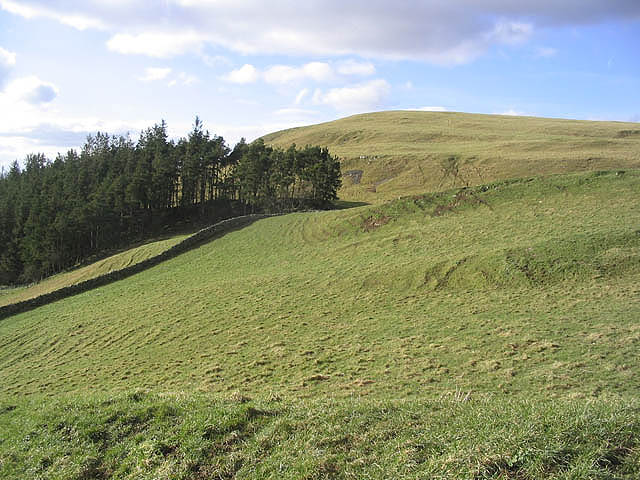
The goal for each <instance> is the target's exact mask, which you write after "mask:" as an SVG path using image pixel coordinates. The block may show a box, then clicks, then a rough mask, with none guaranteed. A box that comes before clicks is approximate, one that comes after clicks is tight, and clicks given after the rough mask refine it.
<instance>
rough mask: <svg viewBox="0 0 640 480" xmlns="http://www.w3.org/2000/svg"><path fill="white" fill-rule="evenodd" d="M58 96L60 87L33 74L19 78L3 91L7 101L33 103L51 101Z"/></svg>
mask: <svg viewBox="0 0 640 480" xmlns="http://www.w3.org/2000/svg"><path fill="white" fill-rule="evenodd" d="M57 96H58V88H57V87H56V86H55V85H54V84H52V83H49V82H44V81H42V80H40V79H39V78H38V77H36V76H34V75H31V76H28V77H21V78H17V79H15V80H14V81H12V82H11V83H9V85H7V88H6V89H5V90H4V92H3V93H2V97H3V98H4V100H5V101H10V102H14V103H15V102H25V103H28V104H32V105H37V104H43V103H49V102H51V101H52V100H53V99H54V98H56V97H57Z"/></svg>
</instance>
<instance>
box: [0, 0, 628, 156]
mask: <svg viewBox="0 0 640 480" xmlns="http://www.w3.org/2000/svg"><path fill="white" fill-rule="evenodd" d="M638 51H640V1H638V0H630V1H626V0H616V1H611V0H564V1H562V2H558V1H557V0H554V1H551V0H537V1H525V0H522V1H506V0H457V1H456V0H449V1H447V2H441V1H429V0H424V1H420V0H414V1H407V0H397V1H394V2H389V1H387V0H366V1H365V0H350V1H346V2H345V1H344V0H341V1H336V0H324V1H319V0H307V1H305V2H294V1H288V0H270V1H269V2H264V1H258V0H245V1H241V0H234V1H232V0H158V1H126V0H85V1H69V0H21V1H17V0H0V112H1V113H0V165H7V164H8V163H10V162H12V161H13V160H15V159H18V160H21V159H23V158H24V156H25V155H26V154H27V153H31V152H44V153H46V154H47V155H48V156H50V157H51V158H53V157H55V155H56V153H57V152H65V151H66V150H67V149H69V148H73V147H79V146H81V145H82V143H83V142H84V139H85V137H86V135H87V134H89V133H93V132H95V131H97V130H100V131H106V132H109V133H117V134H120V133H126V132H130V134H131V136H132V137H133V138H134V139H136V138H137V136H138V134H139V132H140V130H141V129H143V128H146V127H148V126H151V125H152V124H153V123H156V122H159V121H160V120H161V119H164V120H166V121H167V123H168V125H169V130H170V133H171V135H172V136H174V137H179V136H184V135H186V134H187V133H188V131H189V129H190V128H191V126H192V124H193V120H194V117H195V115H198V116H200V118H201V119H203V121H204V123H205V127H206V128H207V129H208V130H209V131H210V132H212V133H215V134H218V135H222V136H223V137H225V139H227V141H228V143H229V144H231V145H233V144H234V143H235V142H236V141H237V140H239V139H240V137H243V136H244V137H246V138H247V139H248V140H252V139H254V138H256V137H257V136H259V135H262V134H264V133H268V132H270V131H274V130H279V129H282V128H287V127H291V126H298V125H306V124H311V123H318V122H323V121H328V120H333V119H336V118H339V117H342V116H346V115H350V114H354V113H361V112H369V111H376V110H388V109H426V110H436V111H442V110H450V111H463V112H479V113H500V114H518V115H536V116H546V117H561V118H578V119H587V120H618V121H634V122H638V121H640V95H639V92H640V55H638Z"/></svg>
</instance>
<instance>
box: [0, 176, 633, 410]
mask: <svg viewBox="0 0 640 480" xmlns="http://www.w3.org/2000/svg"><path fill="white" fill-rule="evenodd" d="M639 187H640V176H639V174H638V173H637V172H627V173H625V174H617V173H615V172H614V173H609V174H604V175H599V174H582V175H574V176H560V177H551V178H547V179H533V180H530V181H529V180H521V181H514V182H504V183H498V184H494V185H491V186H488V187H484V188H479V189H477V191H475V192H469V191H467V192H459V193H456V192H452V191H449V192H447V193H444V194H442V195H434V196H421V197H418V198H409V199H404V200H398V201H395V202H392V203H389V204H386V205H384V206H380V207H361V208H357V209H351V210H346V211H340V212H335V211H334V212H323V213H309V214H294V215H287V216H284V217H277V218H272V219H267V220H262V221H259V222H256V223H255V224H253V225H251V226H250V227H248V228H246V229H244V230H241V231H237V232H233V233H230V234H228V235H226V236H225V237H223V238H220V239H218V240H215V241H213V242H210V243H208V244H206V245H204V246H202V247H200V248H198V249H195V250H193V251H191V252H189V253H187V254H184V255H181V256H180V257H177V258H175V259H173V260H170V261H168V262H165V263H163V264H161V265H159V266H157V267H154V268H152V269H150V270H147V271H145V272H143V273H141V274H139V275H135V276H133V277H131V278H128V279H126V280H123V281H120V282H117V283H114V284H112V285H109V286H105V287H103V288H99V289H97V290H95V291H91V292H87V293H85V294H81V295H77V296H75V297H72V298H69V299H67V300H64V301H60V302H56V303H54V304H51V305H48V306H45V307H43V308H39V309H37V310H35V311H33V312H29V313H25V314H22V315H18V316H15V317H11V318H9V319H7V320H4V321H2V322H0V371H1V372H2V373H1V376H2V381H1V382H0V389H1V392H2V394H3V395H9V396H13V395H15V396H22V395H25V394H32V393H45V394H57V393H63V392H78V393H79V392H88V391H95V390H96V389H98V390H102V391H113V390H127V389H130V388H131V387H132V386H135V387H142V388H152V389H161V390H164V391H174V390H184V389H186V390H190V391H193V390H200V391H205V392H217V393H225V392H229V391H234V390H241V391H242V392H244V393H247V394H249V395H263V396H264V395H269V392H277V393H278V394H279V395H285V396H287V397H292V398H293V397H295V398H304V397H312V396H317V395H319V394H322V395H329V394H331V395H333V396H350V395H361V394H371V395H374V396H382V397H386V396H389V395H390V396H394V397H406V396H411V395H440V394H442V393H444V392H450V391H455V390H457V389H462V390H465V391H467V390H472V391H478V392H510V393H522V394H524V395H526V396H531V395H540V394H543V395H560V396H592V395H599V394H601V393H603V392H606V393H616V394H637V392H638V391H639V387H640V379H639V378H638V376H637V375H634V372H635V371H637V370H638V369H639V368H640V364H638V356H637V355H636V354H635V353H636V351H637V348H638V341H640V326H639V325H638V322H637V319H638V314H639V312H640V301H639V298H640V296H639V295H638V293H639V289H638V285H640V281H639V280H640V235H639V234H638V224H639V221H640V212H639V211H638V208H637V205H638V191H639Z"/></svg>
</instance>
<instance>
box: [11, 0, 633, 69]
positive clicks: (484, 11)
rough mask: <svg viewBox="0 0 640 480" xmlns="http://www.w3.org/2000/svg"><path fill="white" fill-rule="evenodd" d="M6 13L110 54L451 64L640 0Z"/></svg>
mask: <svg viewBox="0 0 640 480" xmlns="http://www.w3.org/2000/svg"><path fill="white" fill-rule="evenodd" d="M0 6H2V8H4V9H5V10H6V11H9V12H12V13H14V14H17V15H21V16H23V17H25V18H34V17H38V16H41V17H48V18H52V19H55V20H57V21H59V22H62V23H65V24H67V25H71V26H74V27H75V28H101V29H106V30H108V31H110V32H111V33H112V37H111V39H110V40H109V41H108V46H109V48H110V49H112V50H113V51H116V52H120V53H128V54H133V53H135V54H145V55H149V56H153V57H169V56H174V55H180V54H184V53H188V52H190V53H193V52H200V51H201V49H202V48H203V46H204V45H214V46H218V47H224V48H228V49H231V50H234V51H236V52H241V53H250V54H297V55H308V54H311V55H325V56H332V57H333V56H339V55H359V56H361V57H366V58H393V59H414V60H424V61H427V62H432V63H436V64H448V65H452V64H460V63H465V62H469V61H471V60H473V59H474V58H476V57H478V56H479V55H482V54H483V53H484V52H486V51H487V50H488V49H489V48H491V47H492V46H494V45H501V44H507V45H517V44H520V43H523V42H525V41H527V39H529V38H530V37H531V35H532V34H533V33H534V32H535V30H536V29H537V28H539V27H547V26H565V27H567V26H576V25H583V24H596V23H602V22H606V21H609V20H611V19H622V20H629V19H638V18H640V2H638V1H637V0H618V1H616V2H611V1H610V0H564V1H562V2H558V1H557V0H536V1H533V0H530V1H521V2H512V1H507V0H451V1H448V2H436V1H424V2H413V1H409V0H400V1H399V2H388V1H387V0H352V1H349V2H344V1H338V0H309V1H307V2H304V3H303V4H301V3H300V2H293V1H292V0H273V1H272V2H269V5H268V8H265V7H264V2H262V1H261V0H245V1H242V2H236V1H230V0H217V1H212V0H165V1H163V2H151V3H150V2H143V1H136V2H124V1H106V0H95V1H91V2H69V1H68V0H21V1H20V2H17V1H15V0H0ZM327 25H330V26H331V32H330V34H328V33H327ZM361 68H362V71H363V72H370V71H371V70H370V68H369V70H367V67H364V66H361ZM367 74H371V73H367Z"/></svg>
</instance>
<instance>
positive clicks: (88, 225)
mask: <svg viewBox="0 0 640 480" xmlns="http://www.w3.org/2000/svg"><path fill="white" fill-rule="evenodd" d="M340 184H341V175H340V163H339V161H338V159H337V158H335V157H333V156H331V155H330V154H329V151H328V150H327V149H326V148H320V147H315V146H306V147H304V148H302V149H298V148H296V146H295V145H291V146H290V147H289V148H287V149H281V148H277V147H276V148H274V147H270V146H267V145H265V144H264V142H263V141H262V140H258V141H256V142H253V143H251V144H247V143H246V142H245V141H244V140H241V141H240V142H239V143H238V144H237V145H236V146H235V147H234V148H233V149H231V148H230V147H229V146H228V145H227V144H226V142H225V140H224V139H223V138H222V137H220V136H217V135H212V134H210V133H209V132H208V131H206V130H205V129H204V128H203V124H202V122H201V121H200V120H199V119H198V118H197V117H196V119H195V123H194V126H193V130H192V131H191V132H190V133H189V135H188V136H187V138H181V139H179V140H178V141H177V142H176V141H173V140H170V139H169V138H168V135H167V125H166V123H165V122H164V121H162V122H161V123H160V124H156V125H154V126H153V127H151V128H148V129H146V130H144V131H143V132H142V133H141V134H140V137H139V139H138V141H137V142H134V141H132V140H131V139H130V138H129V137H128V136H109V135H107V134H103V133H97V134H96V135H95V136H89V137H88V138H87V140H86V143H85V144H84V146H83V147H82V149H81V150H80V152H77V151H75V150H69V151H68V152H67V153H66V154H65V155H61V154H59V155H58V156H57V157H56V158H55V159H54V160H53V161H52V160H50V159H48V158H46V157H45V156H44V155H42V154H32V155H28V156H27V158H26V159H25V161H24V165H23V166H22V167H21V166H20V164H18V162H14V163H13V165H12V166H11V168H10V169H9V170H8V171H6V172H5V171H3V172H2V174H1V175H0V285H6V284H17V283H25V282H31V281H35V280H39V279H41V278H43V277H46V276H49V275H51V274H53V273H56V272H59V271H61V270H63V269H65V268H68V267H70V266H73V265H76V264H78V263H79V262H82V261H83V260H84V259H86V258H88V257H90V256H92V255H96V254H99V253H101V252H104V251H106V250H110V249H113V248H114V247H121V246H126V245H129V244H131V243H132V242H134V241H137V240H140V239H143V238H149V237H150V236H153V235H158V234H160V233H163V232H167V231H175V230H177V229H184V228H188V227H189V226H193V225H198V224H206V223H211V222H213V221H216V220H219V219H223V218H227V217H231V216H234V215H241V214H244V213H250V212H282V211H293V210H299V209H305V208H326V207H328V206H329V205H330V204H331V202H332V201H333V200H335V199H336V198H337V196H336V192H337V189H338V188H339V187H340Z"/></svg>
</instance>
